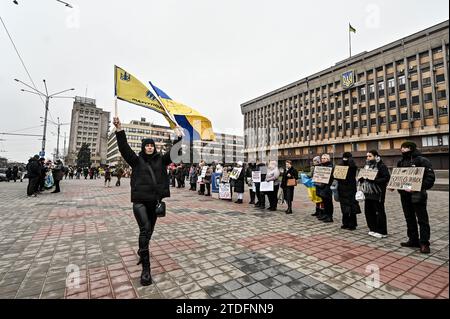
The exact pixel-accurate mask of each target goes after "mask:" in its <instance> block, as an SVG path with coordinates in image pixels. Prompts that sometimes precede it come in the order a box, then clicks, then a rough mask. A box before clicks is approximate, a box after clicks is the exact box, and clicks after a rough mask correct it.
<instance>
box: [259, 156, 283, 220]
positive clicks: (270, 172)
mask: <svg viewBox="0 0 450 319" xmlns="http://www.w3.org/2000/svg"><path fill="white" fill-rule="evenodd" d="M279 177H280V171H279V170H278V165H277V162H275V161H270V162H269V166H268V168H267V175H266V182H273V190H272V191H270V192H266V193H265V194H267V198H268V199H269V208H268V210H270V211H276V210H277V202H278V189H279V188H280V181H279V180H278V178H279ZM263 196H264V195H263Z"/></svg>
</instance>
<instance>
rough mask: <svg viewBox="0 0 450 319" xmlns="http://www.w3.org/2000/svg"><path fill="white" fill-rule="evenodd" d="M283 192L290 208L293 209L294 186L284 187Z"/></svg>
mask: <svg viewBox="0 0 450 319" xmlns="http://www.w3.org/2000/svg"><path fill="white" fill-rule="evenodd" d="M283 192H284V194H283V195H284V200H285V201H286V204H287V205H288V208H289V209H292V201H293V200H294V186H286V188H284V189H283Z"/></svg>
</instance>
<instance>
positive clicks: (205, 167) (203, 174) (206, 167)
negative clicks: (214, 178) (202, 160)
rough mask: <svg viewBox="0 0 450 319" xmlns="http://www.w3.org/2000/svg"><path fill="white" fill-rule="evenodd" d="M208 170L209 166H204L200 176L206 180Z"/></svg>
mask: <svg viewBox="0 0 450 319" xmlns="http://www.w3.org/2000/svg"><path fill="white" fill-rule="evenodd" d="M207 170H208V166H203V167H202V173H201V174H200V176H201V177H202V178H204V177H205V176H206V171H207Z"/></svg>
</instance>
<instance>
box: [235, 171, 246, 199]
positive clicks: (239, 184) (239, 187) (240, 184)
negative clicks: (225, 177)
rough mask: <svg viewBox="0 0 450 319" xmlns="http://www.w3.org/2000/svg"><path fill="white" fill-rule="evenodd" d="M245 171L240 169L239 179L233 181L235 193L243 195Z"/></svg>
mask: <svg viewBox="0 0 450 319" xmlns="http://www.w3.org/2000/svg"><path fill="white" fill-rule="evenodd" d="M244 179H245V169H244V168H242V170H241V174H239V177H238V178H237V179H236V180H235V181H234V191H235V192H236V193H243V192H244V185H245V181H244Z"/></svg>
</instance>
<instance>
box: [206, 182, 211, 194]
mask: <svg viewBox="0 0 450 319" xmlns="http://www.w3.org/2000/svg"><path fill="white" fill-rule="evenodd" d="M205 187H206V195H211V184H210V183H205Z"/></svg>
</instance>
